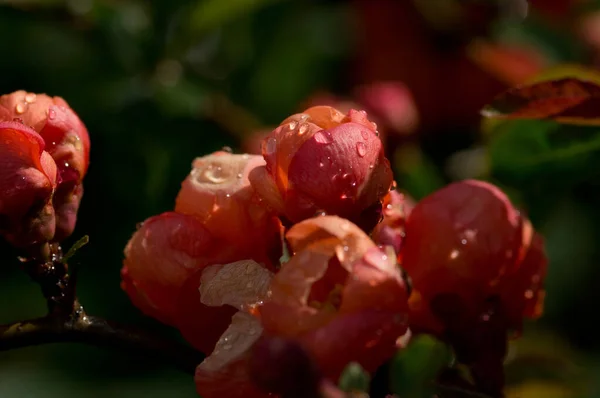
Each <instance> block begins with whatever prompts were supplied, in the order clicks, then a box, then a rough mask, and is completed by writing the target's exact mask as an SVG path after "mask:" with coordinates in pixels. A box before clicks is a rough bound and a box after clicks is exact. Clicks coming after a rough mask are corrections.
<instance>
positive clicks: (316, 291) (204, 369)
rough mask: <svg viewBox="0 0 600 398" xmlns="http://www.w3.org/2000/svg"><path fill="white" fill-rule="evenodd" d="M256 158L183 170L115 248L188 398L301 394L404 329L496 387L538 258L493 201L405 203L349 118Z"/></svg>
mask: <svg viewBox="0 0 600 398" xmlns="http://www.w3.org/2000/svg"><path fill="white" fill-rule="evenodd" d="M262 155H263V156H257V155H234V154H231V153H228V152H217V153H214V154H211V155H208V156H205V157H202V158H198V159H196V160H195V161H194V164H193V169H192V172H191V173H190V174H189V176H188V177H187V178H186V179H185V181H184V182H183V184H182V187H181V191H180V193H179V195H178V197H177V200H176V206H175V210H174V211H171V212H167V213H163V214H161V215H158V216H154V217H151V218H150V219H148V220H146V221H145V222H144V223H142V224H141V226H140V227H139V229H138V230H137V231H136V232H135V233H134V235H133V237H132V238H131V240H130V241H129V243H128V245H127V247H126V249H125V261H124V267H123V270H122V277H123V282H122V287H123V289H124V290H125V291H126V292H127V294H128V295H129V296H130V298H131V300H132V302H133V303H134V304H135V305H136V306H137V307H139V308H140V309H141V310H142V311H143V312H144V313H145V314H147V315H149V316H152V317H154V318H156V319H158V320H159V321H161V322H164V323H166V324H169V325H172V326H174V327H176V328H178V329H179V330H180V332H181V333H182V335H183V336H184V337H185V338H186V339H187V340H188V341H189V342H190V343H191V344H192V345H194V346H195V347H197V348H198V349H200V350H202V351H203V352H204V353H205V354H207V357H206V359H205V360H204V361H203V362H202V363H201V364H199V366H198V368H197V371H196V378H195V380H196V386H197V390H198V393H199V394H200V395H201V396H203V397H205V398H211V397H223V396H228V397H238V396H239V397H263V396H264V397H266V396H275V395H278V394H281V395H286V394H288V393H289V392H290V391H295V392H296V393H297V392H298V391H306V394H304V395H303V396H311V394H310V391H313V392H314V391H317V390H318V389H322V388H323V386H324V385H326V383H329V382H328V380H330V381H334V382H337V379H338V378H339V376H340V374H341V373H342V371H343V369H344V368H345V367H346V366H347V365H348V364H349V363H351V362H357V363H359V364H360V365H361V366H362V367H363V368H364V369H365V370H367V371H369V372H374V371H375V370H376V369H377V368H378V367H379V366H381V365H382V364H383V363H384V362H386V361H387V360H388V359H390V358H391V357H392V356H393V355H394V353H395V352H396V351H397V350H398V349H401V348H402V347H403V346H404V345H405V344H407V339H408V338H409V337H410V335H411V334H414V333H429V334H433V335H435V336H437V337H438V338H440V339H442V340H444V341H446V342H448V343H449V344H451V345H452V346H453V347H454V349H455V352H456V354H457V359H458V360H459V361H461V362H463V363H465V364H466V365H468V366H469V367H470V368H471V371H472V374H473V379H474V380H475V382H476V383H478V384H479V385H480V386H481V387H482V389H483V390H485V391H489V392H493V391H494V390H493V389H494V388H495V387H498V386H497V383H496V384H494V383H495V382H496V381H498V380H500V381H498V383H500V384H501V374H502V372H501V365H502V360H503V358H504V355H505V346H506V340H507V338H508V337H510V336H511V334H509V332H519V331H520V330H521V327H522V321H523V318H524V317H532V318H533V317H536V316H538V315H539V314H540V313H541V308H542V302H543V295H544V292H543V288H542V284H543V278H544V276H545V267H546V258H545V255H544V250H543V241H542V238H541V237H540V236H539V235H538V234H537V233H536V232H535V231H534V229H533V227H532V225H531V223H530V222H529V221H528V220H527V219H526V218H525V217H524V216H523V215H521V214H520V213H519V212H518V211H517V210H516V209H515V207H514V206H513V205H512V204H511V203H510V201H509V200H508V198H507V197H506V196H505V195H504V194H503V193H502V192H501V191H500V190H499V189H498V188H496V187H495V186H493V185H491V184H488V183H484V182H480V181H461V182H457V183H454V184H451V185H448V186H447V187H445V188H443V189H441V190H439V191H437V192H435V193H433V194H432V195H430V196H428V197H426V198H424V199H423V200H421V201H418V202H416V201H413V200H412V199H411V198H410V197H408V196H407V195H406V194H403V193H400V192H399V191H396V190H394V189H392V187H395V184H393V181H392V178H393V177H392V172H391V169H390V165H389V162H388V161H387V159H386V158H385V156H384V153H383V148H382V144H381V140H380V138H379V136H378V132H377V128H376V126H375V125H374V124H373V123H371V121H370V120H369V119H368V118H367V115H366V113H365V112H363V111H357V110H350V111H349V112H348V113H346V114H344V113H342V112H340V111H338V110H336V109H334V108H331V107H328V106H317V107H312V108H309V109H307V110H305V111H304V112H302V113H300V114H296V115H292V116H290V117H289V118H287V119H286V120H284V121H283V122H282V123H281V124H280V126H279V127H277V128H276V129H275V130H273V131H272V132H271V133H270V134H269V135H268V136H267V137H266V138H265V139H264V141H263V142H262ZM284 253H285V255H283V256H282V254H284ZM512 335H516V334H512ZM486 342H487V343H486ZM498 364H499V366H500V373H499V375H498V373H497V372H496V370H497V369H496V368H495V367H497V365H498ZM494 372H496V373H494ZM482 380H486V382H487V384H485V383H484V382H483V381H482ZM500 388H501V387H500Z"/></svg>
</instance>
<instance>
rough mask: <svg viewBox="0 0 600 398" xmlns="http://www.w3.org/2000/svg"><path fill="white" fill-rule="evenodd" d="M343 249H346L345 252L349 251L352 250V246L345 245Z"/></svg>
mask: <svg viewBox="0 0 600 398" xmlns="http://www.w3.org/2000/svg"><path fill="white" fill-rule="evenodd" d="M342 249H344V251H345V252H347V251H348V250H350V248H349V247H348V246H344V247H343V248H342Z"/></svg>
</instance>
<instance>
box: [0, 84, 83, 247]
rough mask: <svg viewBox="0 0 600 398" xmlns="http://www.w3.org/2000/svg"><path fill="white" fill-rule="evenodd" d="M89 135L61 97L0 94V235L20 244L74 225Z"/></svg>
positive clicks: (54, 237) (65, 232) (56, 236)
mask: <svg viewBox="0 0 600 398" xmlns="http://www.w3.org/2000/svg"><path fill="white" fill-rule="evenodd" d="M89 154H90V140H89V137H88V132H87V129H86V128H85V126H84V125H83V123H82V122H81V120H80V119H79V117H78V116H77V115H76V114H75V112H73V110H72V109H71V108H70V107H69V105H68V104H67V103H66V102H65V100H63V99H62V98H60V97H49V96H47V95H45V94H34V93H27V92H25V91H16V92H14V93H12V94H7V95H3V96H1V97H0V235H1V236H3V237H4V238H5V239H6V240H8V241H9V242H11V243H12V244H13V245H15V246H17V247H31V246H33V245H38V244H42V243H45V242H49V241H60V240H62V239H64V238H65V237H67V236H69V235H70V234H71V233H72V232H73V229H74V228H75V220H76V217H77V210H78V208H79V203H80V201H81V197H82V195H83V187H82V180H83V177H84V176H85V174H86V172H87V169H88V165H89Z"/></svg>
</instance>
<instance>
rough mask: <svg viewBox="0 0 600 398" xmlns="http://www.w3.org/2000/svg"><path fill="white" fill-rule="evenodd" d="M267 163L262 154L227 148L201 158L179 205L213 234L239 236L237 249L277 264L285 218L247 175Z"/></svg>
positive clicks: (270, 264) (233, 239) (232, 238)
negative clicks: (281, 218) (233, 151)
mask: <svg viewBox="0 0 600 398" xmlns="http://www.w3.org/2000/svg"><path fill="white" fill-rule="evenodd" d="M264 164H265V162H264V160H263V159H262V158H261V157H260V156H256V155H233V154H230V153H227V152H215V153H213V154H212V155H208V156H204V157H201V158H197V159H196V160H194V163H193V169H192V171H191V173H190V174H189V175H188V177H187V178H186V179H185V181H184V182H183V184H182V186H181V191H180V192H179V195H178V196H177V202H176V206H175V211H177V212H178V213H182V214H189V215H193V216H195V217H196V218H198V219H199V220H200V221H201V222H202V224H203V225H204V227H205V228H206V229H207V230H208V231H210V233H211V234H212V235H213V236H215V237H217V238H220V239H226V240H228V241H230V242H235V245H236V246H237V250H238V252H244V253H249V254H251V255H250V256H249V257H248V258H252V259H253V260H255V261H258V262H261V263H263V264H265V265H267V266H268V267H274V266H275V264H278V263H279V258H280V257H281V223H280V222H279V219H278V218H277V217H276V216H275V215H273V214H272V213H271V212H270V211H268V210H267V208H266V207H264V206H263V205H262V203H260V201H261V199H260V198H259V197H258V196H257V195H256V193H255V192H254V189H253V188H252V186H251V185H250V181H249V180H248V175H249V173H250V172H251V171H252V170H254V169H255V168H257V167H262V166H264Z"/></svg>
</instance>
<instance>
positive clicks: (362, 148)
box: [356, 142, 367, 158]
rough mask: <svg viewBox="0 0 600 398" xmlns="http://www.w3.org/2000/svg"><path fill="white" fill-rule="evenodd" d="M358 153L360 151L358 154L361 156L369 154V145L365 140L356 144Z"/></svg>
mask: <svg viewBox="0 0 600 398" xmlns="http://www.w3.org/2000/svg"><path fill="white" fill-rule="evenodd" d="M356 153H358V156H360V157H361V158H362V157H364V156H365V155H366V154H367V146H366V145H365V143H364V142H359V143H358V144H356Z"/></svg>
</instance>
